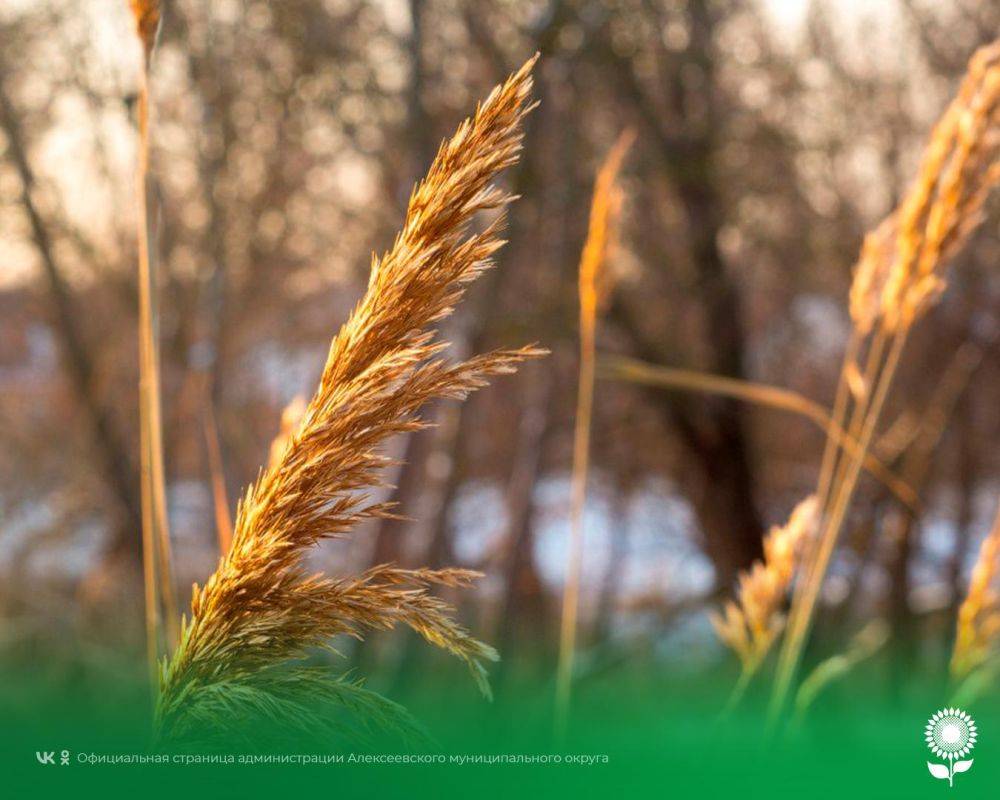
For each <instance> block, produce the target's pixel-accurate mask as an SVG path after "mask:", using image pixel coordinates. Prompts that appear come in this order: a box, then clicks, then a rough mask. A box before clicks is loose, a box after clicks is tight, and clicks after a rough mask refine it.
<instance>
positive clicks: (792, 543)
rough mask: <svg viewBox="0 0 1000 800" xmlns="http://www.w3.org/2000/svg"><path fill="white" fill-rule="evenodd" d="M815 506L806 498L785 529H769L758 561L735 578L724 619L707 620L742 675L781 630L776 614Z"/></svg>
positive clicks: (781, 622)
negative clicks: (736, 585)
mask: <svg viewBox="0 0 1000 800" xmlns="http://www.w3.org/2000/svg"><path fill="white" fill-rule="evenodd" d="M816 506H817V504H816V498H815V497H814V496H812V495H810V496H809V497H807V498H806V499H805V500H803V501H802V502H800V503H799V504H798V505H797V506H796V507H795V509H794V510H793V511H792V514H791V516H790V517H789V519H788V522H787V523H786V524H785V525H783V526H781V527H774V528H772V529H771V530H770V532H769V533H768V534H767V536H766V537H765V539H764V560H763V561H758V562H757V563H755V564H754V565H753V566H752V567H751V568H750V570H749V571H748V572H745V573H743V574H742V575H741V576H740V585H739V590H738V592H737V600H736V602H733V601H730V602H728V603H727V604H726V607H725V616H721V615H719V614H714V615H713V617H712V623H713V625H714V626H715V629H716V632H717V633H718V634H719V638H720V639H722V641H723V642H725V643H726V644H727V645H728V646H729V647H730V648H732V650H733V651H734V652H735V653H736V655H737V656H739V659H740V661H741V662H742V664H743V667H744V669H746V670H747V671H753V670H755V669H756V668H757V666H758V665H759V664H760V662H761V661H762V660H763V658H764V656H765V655H767V652H768V650H770V648H771V645H772V644H773V642H774V640H775V638H776V637H777V635H778V634H779V633H780V632H781V629H782V627H783V625H784V619H783V617H782V614H781V609H782V606H783V605H784V603H785V598H786V595H787V594H788V590H789V588H790V587H791V585H792V580H793V579H794V577H795V572H796V569H797V568H798V566H799V564H800V563H801V558H802V551H803V548H804V546H805V542H806V540H807V539H809V538H810V537H811V536H812V535H813V533H814V531H815V527H816V514H817V507H816Z"/></svg>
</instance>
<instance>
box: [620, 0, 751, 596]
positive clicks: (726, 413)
mask: <svg viewBox="0 0 1000 800" xmlns="http://www.w3.org/2000/svg"><path fill="white" fill-rule="evenodd" d="M715 13H716V12H715V11H714V10H713V9H712V4H711V3H709V2H708V1H707V0H692V1H691V2H689V3H688V5H687V25H688V31H689V39H688V44H687V47H686V49H685V50H684V51H683V53H680V54H677V56H676V58H673V57H672V58H671V59H670V63H669V65H668V67H667V68H666V69H665V70H664V75H663V77H662V81H661V90H662V94H663V96H664V97H665V98H666V102H667V104H668V110H669V114H668V119H662V114H661V113H660V111H659V108H658V103H657V102H655V101H654V100H653V99H652V98H651V97H650V96H649V95H648V94H647V89H646V88H645V86H643V85H642V83H640V81H639V79H638V78H637V76H636V73H635V71H634V69H633V65H632V63H631V62H630V61H629V60H628V59H624V58H622V57H621V56H619V55H617V54H616V53H615V52H614V48H613V46H610V45H609V49H610V52H611V58H612V59H613V61H614V62H615V64H616V66H617V69H618V75H619V78H620V82H621V84H622V86H623V88H624V89H625V91H626V92H627V94H628V95H629V96H630V98H631V100H632V102H633V103H634V104H635V106H636V110H637V111H638V113H639V116H640V118H641V119H642V121H643V123H644V125H645V127H646V128H647V129H648V130H649V132H650V133H651V134H652V135H653V136H654V137H655V139H656V141H657V142H658V144H659V149H660V155H661V158H662V160H663V164H664V166H665V170H666V174H667V177H668V178H669V180H670V183H671V186H672V188H673V189H674V190H675V192H676V194H677V199H678V203H679V206H680V211H681V213H682V218H683V220H684V229H685V231H686V232H687V236H688V237H689V252H690V259H691V264H692V267H693V269H694V273H695V277H694V281H693V285H692V287H691V289H692V291H691V295H692V297H693V298H694V299H695V300H696V301H697V302H698V304H699V307H700V308H701V312H702V316H703V326H704V330H705V332H706V338H707V340H708V345H709V352H708V363H707V364H706V367H707V369H708V370H710V371H712V372H715V373H717V374H721V375H726V376H729V377H733V378H737V379H742V378H746V377H747V375H746V367H745V351H746V334H745V331H744V320H743V305H742V300H741V297H740V293H739V290H738V288H737V286H736V284H735V282H734V281H733V279H732V278H731V276H730V275H729V273H728V271H727V269H726V264H725V261H724V259H723V257H722V253H721V252H720V250H719V233H720V231H721V230H722V227H723V224H724V211H723V198H722V194H721V191H720V187H719V185H718V181H719V180H720V176H719V175H718V173H717V169H716V160H717V150H718V146H719V145H718V138H717V137H718V136H719V135H720V133H721V131H720V128H721V126H722V125H723V114H722V109H721V108H720V107H719V105H720V98H719V95H720V94H721V90H720V89H719V87H718V86H717V77H716V74H715V62H716V52H715V50H716V48H715V37H716V27H717V24H718V20H717V19H716V16H715ZM617 312H618V313H617V317H618V320H619V322H622V323H624V327H625V328H626V330H627V332H628V333H629V334H630V335H631V337H632V339H633V340H634V342H635V344H636V346H637V349H638V350H639V351H641V352H640V354H641V355H642V357H644V358H653V359H655V361H656V362H659V363H670V362H669V360H668V359H665V358H664V357H663V356H664V354H665V353H666V352H667V350H668V348H665V347H663V346H662V345H660V344H659V343H657V342H655V341H654V340H651V339H650V338H649V335H648V334H646V333H644V331H643V325H642V324H641V321H640V315H639V314H638V312H632V311H631V309H626V308H624V307H623V306H622V305H621V304H619V305H618V306H617ZM648 394H649V396H650V397H651V399H654V401H655V402H656V404H657V405H658V406H660V407H661V408H662V409H663V412H664V414H665V415H666V418H667V422H668V424H669V425H670V427H672V428H673V429H675V430H676V431H677V432H678V433H679V434H680V441H681V442H682V444H683V445H684V447H685V449H686V451H687V452H688V455H689V456H690V457H691V459H692V466H693V468H694V474H692V475H691V476H688V480H687V481H686V483H687V490H688V493H689V496H690V499H691V501H692V503H693V505H694V507H695V510H696V512H697V515H698V522H699V525H700V527H701V530H702V533H703V535H704V538H705V549H706V552H707V554H708V555H709V557H710V558H711V559H712V561H713V563H714V565H715V570H716V580H717V581H718V584H719V585H720V586H723V587H729V586H731V585H733V583H734V582H735V580H736V576H737V574H738V572H739V571H740V570H742V569H745V568H746V567H748V566H749V565H750V564H751V563H752V562H753V561H754V560H755V559H757V558H759V557H760V556H761V555H762V546H761V536H762V533H763V525H762V522H761V519H760V515H759V513H758V511H757V507H756V501H755V482H754V478H753V472H752V469H751V457H750V450H751V447H750V442H749V437H748V436H747V433H746V430H745V424H746V423H745V414H744V411H743V408H742V407H741V406H740V405H739V404H738V403H736V402H735V401H732V400H723V399H719V398H707V399H705V398H702V399H701V400H700V401H699V402H698V403H697V404H692V403H691V402H689V401H688V400H686V399H681V398H676V397H671V396H669V395H665V394H664V393H663V392H662V391H661V392H659V393H652V392H651V393H648Z"/></svg>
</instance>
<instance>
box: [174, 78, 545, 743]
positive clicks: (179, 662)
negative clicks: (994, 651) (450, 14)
mask: <svg viewBox="0 0 1000 800" xmlns="http://www.w3.org/2000/svg"><path fill="white" fill-rule="evenodd" d="M533 64H534V59H532V60H530V61H528V62H527V63H526V64H525V65H524V66H523V67H522V68H521V69H520V70H519V71H518V72H517V73H516V74H514V75H512V76H511V77H510V78H509V79H508V80H507V81H506V82H505V83H503V84H502V85H501V86H499V87H497V88H496V89H494V90H493V92H492V93H491V94H490V96H489V98H488V99H487V100H486V101H485V102H484V103H483V104H482V105H481V106H479V107H478V108H477V110H476V113H475V114H474V116H473V117H471V118H470V119H467V120H466V121H465V122H463V123H462V125H461V126H460V127H459V128H458V131H457V132H456V133H455V134H454V136H453V137H452V138H451V139H450V140H448V141H446V142H445V143H444V144H442V146H441V148H440V150H439V151H438V154H437V156H436V158H435V159H434V162H433V164H432V165H431V167H430V170H429V172H428V174H427V176H426V178H425V179H424V180H423V181H422V182H420V183H419V184H418V185H417V186H416V188H415V189H414V191H413V194H412V196H411V199H410V203H409V207H408V210H407V214H406V220H405V222H404V225H403V229H402V231H401V232H400V234H399V235H398V236H397V238H396V240H395V243H394V244H393V246H392V248H391V249H390V250H389V251H388V252H386V253H385V254H384V255H382V256H381V257H377V258H374V259H373V263H372V268H371V275H370V278H369V282H368V288H367V291H366V292H365V294H364V296H363V297H362V299H361V301H360V302H359V303H358V305H357V306H356V308H355V309H354V311H353V312H352V314H351V315H350V317H349V319H348V320H347V322H346V323H345V324H344V325H343V327H342V328H341V329H340V331H339V333H338V334H337V335H336V336H335V337H334V339H333V342H332V344H331V346H330V351H329V356H328V358H327V362H326V366H325V368H324V370H323V374H322V377H321V379H320V383H319V388H318V389H317V390H316V393H315V395H314V396H313V397H312V399H311V400H310V401H309V403H308V405H307V407H306V409H305V411H304V413H303V415H302V418H301V421H300V422H299V424H298V428H297V430H296V431H295V432H294V433H293V434H292V435H291V436H290V437H289V439H288V442H287V444H286V445H285V446H284V448H283V452H282V454H281V457H280V458H279V459H277V461H276V462H275V463H273V464H272V465H271V466H269V467H268V468H267V469H266V470H265V471H264V472H263V474H262V475H261V476H260V477H259V478H258V480H257V481H256V483H254V484H253V485H252V486H251V487H250V488H249V490H248V491H247V493H246V495H245V497H244V498H243V499H242V501H241V502H240V504H239V506H238V509H237V514H236V522H235V526H234V528H235V529H234V536H233V542H232V546H231V548H230V550H229V552H228V553H227V555H226V556H225V557H224V558H223V559H222V560H221V562H220V564H219V567H218V569H217V570H216V572H215V574H214V575H212V576H211V577H210V578H209V579H208V581H207V582H206V584H205V585H204V587H202V588H198V587H195V591H194V598H193V600H192V604H191V618H190V620H185V621H184V624H183V630H182V637H181V642H180V645H179V646H178V648H177V650H176V651H175V652H174V654H173V657H172V658H171V659H170V660H169V662H168V663H165V664H164V665H163V668H162V675H161V694H160V702H159V707H158V720H159V724H160V726H161V729H162V730H163V731H164V732H165V733H167V734H170V733H177V732H184V731H185V730H186V729H188V728H189V727H190V726H191V725H192V724H194V723H199V722H202V723H203V722H205V721H207V720H210V721H211V724H212V726H213V727H216V728H221V729H223V730H225V729H226V728H228V727H231V726H232V725H235V724H237V723H238V721H239V720H240V719H241V718H242V717H243V716H244V715H245V714H247V713H251V714H252V713H268V714H270V715H272V716H275V715H281V716H283V717H286V718H288V717H294V716H296V715H297V714H298V713H299V710H300V709H301V708H302V707H303V706H309V705H310V704H315V703H320V702H322V701H323V699H324V698H326V699H329V700H330V701H331V702H333V703H337V704H339V705H341V706H343V705H348V706H351V705H352V704H353V705H354V706H356V707H357V708H360V709H361V710H362V716H364V715H368V714H376V713H377V709H376V708H373V707H372V706H371V703H373V702H376V701H375V700H374V699H373V697H370V696H369V695H367V694H362V692H363V690H361V689H360V688H359V687H357V685H356V684H354V683H351V682H345V681H342V680H338V679H336V678H335V677H333V676H330V675H327V674H324V675H322V676H320V677H319V678H317V676H316V674H315V672H314V671H310V672H308V673H305V672H304V671H303V670H304V668H302V667H296V666H294V665H292V666H290V665H291V664H292V662H295V661H296V660H297V659H300V658H301V657H302V656H304V655H305V654H306V653H307V651H309V650H310V649H312V648H317V647H324V646H328V643H329V640H330V638H331V637H333V636H336V635H338V634H347V635H352V636H361V635H362V633H363V632H364V631H367V630H380V629H388V628H392V627H394V626H395V625H397V624H400V623H401V624H404V625H408V626H409V627H411V628H412V629H413V630H415V631H416V632H417V633H419V634H420V635H421V636H423V637H424V639H426V640H427V641H428V642H430V643H431V644H434V645H436V646H438V647H441V648H444V649H445V650H447V651H448V652H450V653H452V654H454V655H455V656H457V657H458V658H460V659H462V660H464V661H465V662H466V663H467V664H468V665H469V667H470V668H471V670H472V672H473V674H474V675H475V677H476V679H477V681H478V682H479V685H480V687H481V688H482V690H483V691H484V692H485V693H488V691H489V690H488V686H487V683H486V677H485V670H484V668H483V662H488V661H492V660H494V659H496V658H497V654H496V652H495V651H494V650H493V648H491V647H490V646H488V645H486V644H483V643H482V642H479V641H477V640H476V639H475V638H473V637H472V635H471V634H470V633H469V632H468V631H467V630H465V629H464V628H463V627H462V626H460V625H459V624H458V623H456V622H455V621H454V620H453V619H452V616H451V609H450V608H449V607H448V606H447V605H446V604H445V603H444V602H443V601H442V600H440V599H438V598H436V597H434V596H432V595H431V594H430V593H429V591H428V589H429V588H430V587H432V586H434V585H446V586H466V585H468V583H469V582H470V581H471V580H472V579H473V578H474V577H475V573H471V572H468V571H464V570H453V569H445V570H403V569H396V568H393V567H390V566H381V567H377V568H375V569H373V570H370V571H368V572H366V573H364V574H363V575H360V576H358V577H356V578H351V579H344V580H334V579H332V578H328V577H323V576H319V575H312V576H310V575H308V574H307V573H306V569H305V566H304V565H303V561H302V559H303V555H304V553H305V552H306V551H307V550H308V549H309V548H311V547H312V546H313V545H315V544H317V543H319V542H321V541H323V540H324V539H329V538H332V537H338V536H341V535H343V534H345V533H347V532H348V531H350V530H351V529H352V528H354V527H355V526H356V525H357V524H358V523H360V522H362V521H363V520H366V519H371V518H373V517H383V516H386V515H391V514H393V513H394V509H393V508H392V507H391V506H390V504H388V503H386V502H380V501H378V500H375V499H373V498H372V495H371V494H370V492H371V489H372V487H375V486H378V485H380V476H381V473H382V470H383V468H384V467H385V466H386V465H387V464H388V463H389V459H388V458H387V457H386V456H385V455H383V454H382V453H381V450H380V448H381V446H382V445H383V444H384V443H385V441H386V440H387V439H388V438H389V437H391V436H395V435H397V434H401V433H406V432H411V431H414V430H417V429H420V428H422V427H424V426H425V424H426V423H424V422H423V421H421V419H420V418H419V417H418V416H417V414H418V411H419V409H420V408H421V406H423V405H424V404H425V403H427V402H428V401H429V400H432V399H434V398H443V397H444V398H453V399H462V398H464V397H465V395H466V394H468V393H469V392H470V391H472V390H474V389H477V388H479V387H481V386H483V385H485V383H486V378H487V377H488V376H490V375H498V374H504V373H509V372H512V371H513V370H514V368H515V365H516V364H517V363H518V362H519V361H521V360H523V359H525V358H528V357H532V356H536V355H539V354H540V353H541V351H539V350H537V349H535V348H532V347H528V348H524V349H519V350H501V351H497V352H493V353H489V354H487V355H481V356H477V357H473V358H470V359H469V360H467V361H464V362H461V363H457V364H453V363H449V362H448V361H446V360H445V359H444V358H442V353H443V351H444V349H445V348H446V347H447V344H448V343H447V342H442V341H435V339H434V335H435V334H434V330H433V327H432V326H433V325H434V324H435V323H438V322H440V321H441V320H442V319H444V318H445V317H447V316H448V315H449V314H450V313H451V311H452V307H453V306H454V304H455V303H456V302H457V301H458V300H460V299H461V297H462V294H463V292H464V289H465V287H466V285H467V284H468V283H469V282H470V281H472V280H474V279H475V278H476V277H477V276H478V275H479V273H480V272H482V271H483V270H484V269H486V268H488V267H489V266H490V265H491V257H492V255H493V254H494V253H495V252H496V250H497V249H498V248H499V247H500V246H501V244H502V242H501V240H500V239H499V238H498V234H499V231H500V228H501V225H502V218H503V215H502V213H501V214H500V215H499V216H498V218H497V219H496V220H495V221H493V222H492V223H491V224H489V225H488V226H487V227H486V229H485V230H484V231H483V232H481V233H476V234H470V233H469V226H470V223H471V221H472V219H473V217H474V216H475V215H476V214H477V213H479V212H481V211H491V210H500V211H502V209H504V208H505V206H506V205H507V204H508V202H509V201H510V200H511V198H510V196H509V195H507V194H506V193H504V192H503V191H501V190H500V189H499V188H497V187H496V186H494V185H492V183H491V182H492V181H493V179H494V178H495V177H496V176H497V174H498V173H499V172H500V171H501V170H503V169H505V168H506V167H509V166H511V165H512V164H514V163H515V162H516V161H517V159H518V155H519V151H520V148H521V140H522V120H523V117H524V115H525V114H526V113H527V111H528V110H529V108H528V106H527V100H528V95H529V92H530V90H531V85H532V80H531V69H532V66H533ZM355 690H357V691H355ZM381 702H384V701H381ZM379 708H381V709H382V711H386V707H384V706H379ZM316 722H317V724H320V722H321V720H316Z"/></svg>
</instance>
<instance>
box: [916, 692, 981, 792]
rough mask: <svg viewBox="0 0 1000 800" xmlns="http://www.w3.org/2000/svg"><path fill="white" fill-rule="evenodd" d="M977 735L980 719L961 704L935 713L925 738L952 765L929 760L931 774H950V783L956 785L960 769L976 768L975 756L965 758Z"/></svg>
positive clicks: (944, 775)
mask: <svg viewBox="0 0 1000 800" xmlns="http://www.w3.org/2000/svg"><path fill="white" fill-rule="evenodd" d="M977 736H978V732H977V730H976V721H975V720H974V719H973V718H972V717H970V716H969V715H968V714H966V713H965V712H964V711H962V710H961V709H960V708H945V709H942V710H941V711H938V712H937V713H936V714H934V716H932V717H931V718H930V719H929V720H927V727H926V728H925V730H924V738H925V739H926V740H927V746H928V747H929V748H930V749H931V752H932V753H934V755H936V756H937V757H938V758H947V759H948V766H945V765H944V764H932V763H930V762H927V768H928V769H929V770H930V773H931V775H933V776H934V777H935V778H941V779H944V778H947V779H948V784H949V786H953V785H954V780H955V774H956V773H958V772H968V771H969V770H970V769H971V768H972V759H969V760H968V761H962V760H961V759H963V758H964V757H965V756H967V755H968V754H969V752H970V751H971V750H972V748H973V747H975V746H976V738H977ZM956 759H958V760H957V761H956Z"/></svg>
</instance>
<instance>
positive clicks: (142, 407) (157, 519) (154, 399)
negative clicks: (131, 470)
mask: <svg viewBox="0 0 1000 800" xmlns="http://www.w3.org/2000/svg"><path fill="white" fill-rule="evenodd" d="M130 5H131V8H132V13H133V16H134V17H135V23H136V33H137V35H138V37H139V41H140V44H141V45H142V65H141V68H140V70H139V92H138V104H137V109H136V113H137V120H138V129H139V140H138V164H137V169H136V189H135V195H136V207H137V210H138V213H137V231H136V233H137V242H138V261H139V265H138V270H139V271H138V288H139V330H138V339H139V440H140V464H141V470H142V475H141V491H142V519H143V525H142V528H143V530H142V536H143V582H144V586H145V603H146V614H145V618H146V648H147V658H148V660H149V662H150V664H149V666H150V670H151V675H152V677H153V679H154V684H153V685H154V686H155V678H156V674H157V660H158V658H159V652H160V628H161V625H160V621H161V618H160V613H161V607H162V613H163V618H164V619H165V625H164V626H163V633H164V635H165V638H166V641H165V642H164V643H163V644H164V646H169V645H170V644H172V643H174V642H176V641H177V598H176V594H175V592H174V585H173V575H172V570H171V554H170V529H169V526H168V522H167V510H166V494H165V476H164V466H163V464H164V461H163V425H162V412H161V408H160V366H159V346H158V329H159V304H158V290H157V263H156V254H155V251H154V244H153V241H154V236H155V233H154V224H155V223H154V220H153V211H152V208H151V206H152V178H151V174H150V166H149V149H150V121H149V116H150V94H149V77H150V75H149V74H150V63H151V61H152V57H153V51H154V49H155V47H156V37H157V34H158V32H159V27H160V4H159V0H130Z"/></svg>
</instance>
